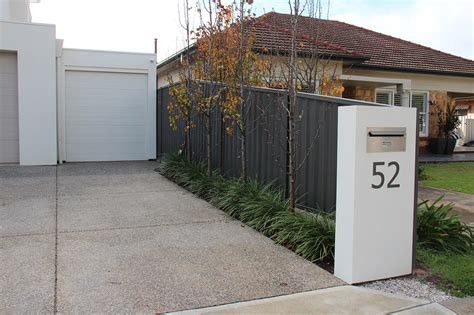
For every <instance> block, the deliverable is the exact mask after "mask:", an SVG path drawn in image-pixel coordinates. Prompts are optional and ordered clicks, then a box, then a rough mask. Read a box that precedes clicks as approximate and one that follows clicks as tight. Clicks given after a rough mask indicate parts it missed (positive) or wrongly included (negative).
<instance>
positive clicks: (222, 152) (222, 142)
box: [219, 113, 226, 173]
mask: <svg viewBox="0 0 474 315" xmlns="http://www.w3.org/2000/svg"><path fill="white" fill-rule="evenodd" d="M220 132H221V134H220V143H219V144H220V169H221V172H222V173H224V172H225V169H224V166H225V165H224V159H225V137H226V134H225V125H224V114H222V113H221V130H220Z"/></svg>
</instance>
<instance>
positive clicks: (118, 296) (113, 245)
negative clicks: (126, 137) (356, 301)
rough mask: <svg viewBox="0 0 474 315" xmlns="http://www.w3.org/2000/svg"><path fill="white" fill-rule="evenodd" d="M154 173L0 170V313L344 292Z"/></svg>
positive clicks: (95, 167)
mask: <svg viewBox="0 0 474 315" xmlns="http://www.w3.org/2000/svg"><path fill="white" fill-rule="evenodd" d="M156 167H157V164H156V163H155V162H116V163H78V164H65V165H62V166H58V167H18V166H2V167H0V266H1V268H0V313H1V314H3V313H15V314H16V313H56V312H60V313H137V312H139V313H143V312H150V313H151V312H153V313H157V312H170V311H178V310H185V309H193V308H199V307H207V306H212V305H218V304H219V305H220V304H226V303H233V302H237V301H245V300H252V299H259V298H265V297H271V296H277V295H284V294H290V293H295V292H303V291H308V290H314V289H319V288H326V287H333V286H338V285H341V284H343V283H342V282H341V281H340V280H338V279H336V278H335V277H334V276H332V275H331V274H329V273H327V272H326V271H324V270H323V269H321V268H319V267H317V266H316V265H314V264H311V263H309V262H307V261H306V260H304V259H302V258H301V257H299V256H297V255H295V254H294V253H292V252H291V251H289V250H287V249H285V248H283V247H281V246H278V245H275V244H274V243H273V242H272V241H271V240H269V239H267V238H266V237H264V236H262V235H261V234H259V233H257V232H255V231H254V230H252V229H250V228H248V227H246V226H243V225H242V224H241V223H240V222H238V221H235V220H233V219H231V218H229V217H227V216H226V215H225V214H224V213H223V212H221V211H220V210H218V209H215V208H213V207H212V206H210V205H209V204H208V203H206V202H204V201H202V200H200V199H199V198H196V197H195V196H193V195H192V194H191V193H189V192H187V191H185V190H183V189H181V188H180V187H178V186H176V185H175V184H173V183H172V182H170V181H168V180H167V179H165V178H163V177H162V176H160V175H159V174H157V173H156V172H154V169H155V168H156Z"/></svg>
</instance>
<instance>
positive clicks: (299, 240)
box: [271, 212, 336, 262]
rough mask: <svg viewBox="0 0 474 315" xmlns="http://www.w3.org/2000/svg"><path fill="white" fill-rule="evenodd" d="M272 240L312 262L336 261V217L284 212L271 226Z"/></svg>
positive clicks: (322, 214)
mask: <svg viewBox="0 0 474 315" xmlns="http://www.w3.org/2000/svg"><path fill="white" fill-rule="evenodd" d="M271 229H272V230H273V231H274V232H275V234H274V235H273V239H274V240H275V241H276V242H277V243H279V244H282V245H285V246H287V247H289V248H290V249H292V250H293V251H294V252H296V253H297V254H299V255H301V256H303V257H304V258H306V259H308V260H309V261H312V262H318V261H324V260H328V259H330V260H333V259H334V244H335V234H336V232H335V231H336V223H335V220H334V216H333V215H330V214H325V213H309V212H284V213H281V214H280V215H279V216H278V217H277V218H276V219H275V221H274V222H273V223H272V226H271Z"/></svg>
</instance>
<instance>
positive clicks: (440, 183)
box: [420, 162, 474, 194]
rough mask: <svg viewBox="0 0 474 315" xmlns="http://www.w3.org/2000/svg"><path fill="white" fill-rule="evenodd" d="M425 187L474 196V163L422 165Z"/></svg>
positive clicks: (421, 182) (422, 183) (422, 182)
mask: <svg viewBox="0 0 474 315" xmlns="http://www.w3.org/2000/svg"><path fill="white" fill-rule="evenodd" d="M421 167H422V168H423V170H424V174H425V176H427V179H425V180H422V181H420V184H421V185H423V186H429V187H435V188H443V189H447V190H453V191H459V192H463V193H467V194H474V162H458V163H436V164H421Z"/></svg>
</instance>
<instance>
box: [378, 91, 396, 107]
mask: <svg viewBox="0 0 474 315" xmlns="http://www.w3.org/2000/svg"><path fill="white" fill-rule="evenodd" d="M392 100H393V91H388V90H376V91H375V102H376V103H379V104H387V105H393V103H392Z"/></svg>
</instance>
